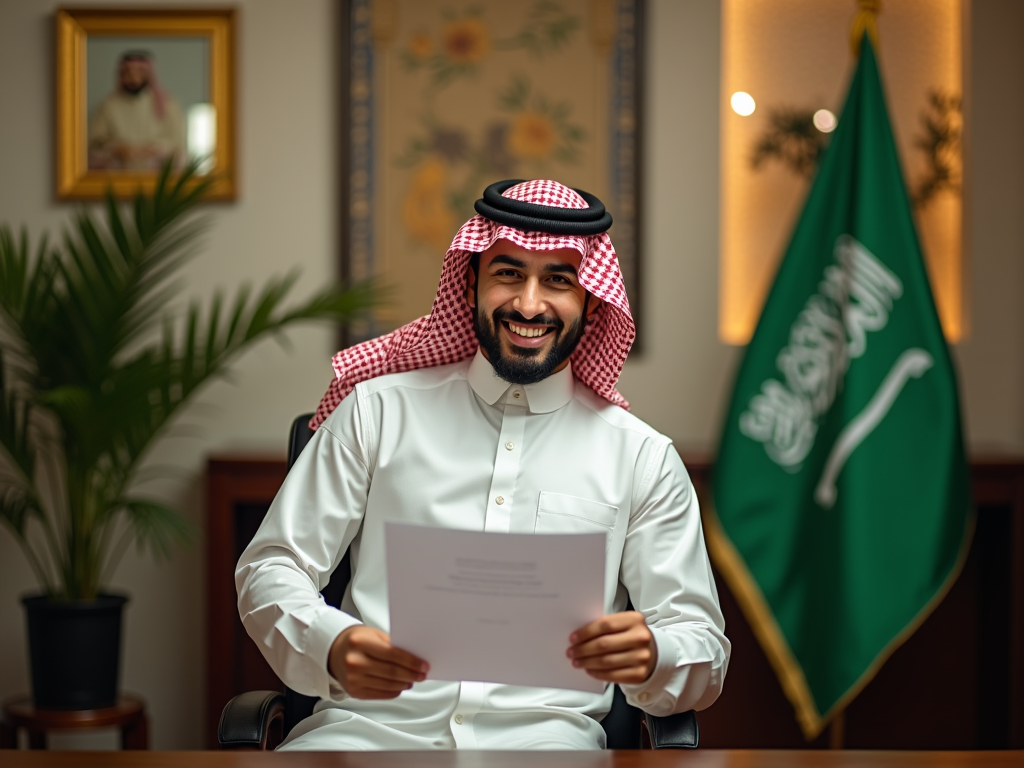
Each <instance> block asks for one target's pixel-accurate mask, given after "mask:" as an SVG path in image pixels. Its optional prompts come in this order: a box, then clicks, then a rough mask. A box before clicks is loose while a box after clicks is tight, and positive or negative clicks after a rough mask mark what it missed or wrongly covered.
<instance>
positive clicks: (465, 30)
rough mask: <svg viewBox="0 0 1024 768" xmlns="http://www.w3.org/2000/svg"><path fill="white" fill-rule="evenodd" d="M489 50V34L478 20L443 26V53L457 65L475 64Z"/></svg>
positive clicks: (456, 22) (463, 20) (450, 23)
mask: <svg viewBox="0 0 1024 768" xmlns="http://www.w3.org/2000/svg"><path fill="white" fill-rule="evenodd" d="M490 50H491V34H490V32H488V31H487V27H486V26H485V25H484V23H483V22H482V21H480V19H473V18H469V19H461V20H460V21H452V22H449V23H448V24H446V25H445V28H444V52H445V55H446V56H447V57H448V58H449V59H451V60H452V61H454V62H456V63H457V64H476V63H477V62H478V61H480V60H481V59H483V58H484V56H486V55H487V54H488V53H490Z"/></svg>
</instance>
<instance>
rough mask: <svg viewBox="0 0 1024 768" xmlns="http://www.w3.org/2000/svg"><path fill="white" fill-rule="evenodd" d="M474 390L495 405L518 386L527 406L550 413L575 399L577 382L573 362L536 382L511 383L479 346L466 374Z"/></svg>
mask: <svg viewBox="0 0 1024 768" xmlns="http://www.w3.org/2000/svg"><path fill="white" fill-rule="evenodd" d="M466 376H467V378H468V379H469V385H470V386H471V387H472V388H473V391H474V392H476V394H477V395H478V396H479V397H480V399H481V400H483V401H484V402H485V403H487V404H488V405H494V404H495V403H496V402H498V400H500V399H501V396H502V395H504V394H505V393H506V392H508V390H509V387H515V388H516V389H519V390H522V391H523V392H524V393H525V394H526V406H527V408H529V409H530V412H531V413H551V412H552V411H557V410H558V409H559V408H561V407H562V406H563V405H565V404H566V403H568V402H569V401H570V400H572V397H573V393H574V392H575V391H576V382H575V381H574V380H573V377H572V364H571V363H570V364H569V365H566V366H565V368H563V369H562V370H560V371H558V372H556V373H553V374H551V375H550V376H548V377H547V378H546V379H543V380H542V381H538V382H537V383H536V384H526V385H521V384H509V383H508V382H507V381H505V380H504V379H502V378H500V377H499V376H498V374H496V373H495V372H494V368H493V367H491V364H490V362H488V360H487V358H486V357H484V355H483V352H481V351H480V349H479V348H478V349H477V351H476V355H475V356H474V357H473V362H472V363H470V364H469V371H468V372H467V374H466Z"/></svg>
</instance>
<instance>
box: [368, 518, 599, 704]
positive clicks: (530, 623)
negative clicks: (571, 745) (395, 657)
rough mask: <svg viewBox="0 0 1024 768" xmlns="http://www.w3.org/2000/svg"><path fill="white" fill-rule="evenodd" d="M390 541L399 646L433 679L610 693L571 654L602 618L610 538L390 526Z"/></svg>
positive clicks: (394, 628) (391, 590)
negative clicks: (578, 636)
mask: <svg viewBox="0 0 1024 768" xmlns="http://www.w3.org/2000/svg"><path fill="white" fill-rule="evenodd" d="M385 536H386V546H387V569H388V602H389V603H390V608H391V642H392V643H394V644H395V645H396V646H398V647H399V648H404V649H405V650H407V651H409V652H410V653H414V654H416V655H417V656H419V657H420V658H422V659H423V660H424V661H426V662H427V663H429V664H430V672H429V673H428V675H427V677H428V678H429V679H433V680H474V681H480V682H487V683H507V684H510V685H531V686H542V687H545V688H572V689H575V690H578V691H592V692H594V693H600V692H601V691H603V690H604V683H602V682H600V681H598V680H595V679H593V678H592V677H590V676H589V675H588V674H587V673H586V672H584V671H583V670H581V669H576V668H575V667H573V666H572V661H571V660H570V659H569V658H568V657H567V656H566V655H565V652H566V650H568V648H569V635H570V634H572V632H573V631H574V630H576V629H579V628H580V627H582V626H584V625H585V624H588V623H589V622H591V621H593V620H594V619H597V618H599V617H601V616H602V615H604V569H605V534H603V533H569V534H559V533H551V534H532V533H525V534H524V533H483V532H479V531H459V530H452V529H450V528H429V527H424V526H419V525H409V524H404V523H388V524H387V528H386V532H385Z"/></svg>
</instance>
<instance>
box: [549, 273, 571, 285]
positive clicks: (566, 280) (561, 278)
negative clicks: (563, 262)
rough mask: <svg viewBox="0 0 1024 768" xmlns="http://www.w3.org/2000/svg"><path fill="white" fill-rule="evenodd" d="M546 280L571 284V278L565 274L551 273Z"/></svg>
mask: <svg viewBox="0 0 1024 768" xmlns="http://www.w3.org/2000/svg"><path fill="white" fill-rule="evenodd" d="M548 280H549V281H550V282H552V283H559V284H561V285H572V280H570V279H569V278H567V277H566V276H565V275H551V277H550V278H548Z"/></svg>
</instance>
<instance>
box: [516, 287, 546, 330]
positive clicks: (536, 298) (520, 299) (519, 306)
mask: <svg viewBox="0 0 1024 768" xmlns="http://www.w3.org/2000/svg"><path fill="white" fill-rule="evenodd" d="M512 307H513V309H515V310H516V311H517V312H518V313H519V314H521V315H522V316H523V317H525V318H526V319H527V320H529V319H530V318H533V317H537V315H543V314H544V310H545V309H547V306H546V304H545V303H544V297H543V295H542V293H541V286H540V280H539V279H538V278H536V277H529V278H527V279H526V280H525V281H524V282H523V289H522V291H520V293H519V295H518V296H517V297H516V298H515V300H514V301H513V302H512Z"/></svg>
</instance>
